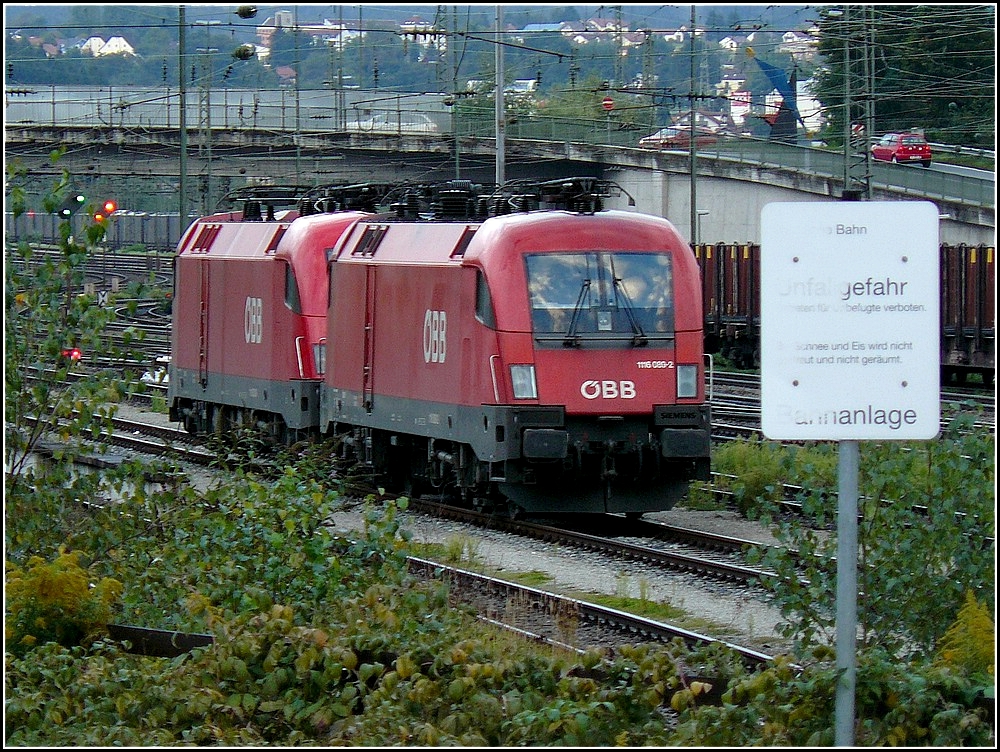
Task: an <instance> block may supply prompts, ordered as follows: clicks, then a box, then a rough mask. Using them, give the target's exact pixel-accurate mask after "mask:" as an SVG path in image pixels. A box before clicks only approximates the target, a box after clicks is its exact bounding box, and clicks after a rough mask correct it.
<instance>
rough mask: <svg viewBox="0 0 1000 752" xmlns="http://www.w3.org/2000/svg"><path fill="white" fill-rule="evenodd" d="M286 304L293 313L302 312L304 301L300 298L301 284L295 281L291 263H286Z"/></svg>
mask: <svg viewBox="0 0 1000 752" xmlns="http://www.w3.org/2000/svg"><path fill="white" fill-rule="evenodd" d="M285 305H286V306H288V307H289V308H290V309H291V311H292V313H302V302H301V301H300V299H299V284H298V282H296V281H295V272H293V271H292V267H291V264H289V263H287V262H286V263H285Z"/></svg>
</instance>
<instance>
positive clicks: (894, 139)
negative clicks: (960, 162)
mask: <svg viewBox="0 0 1000 752" xmlns="http://www.w3.org/2000/svg"><path fill="white" fill-rule="evenodd" d="M872 157H873V158H875V159H877V160H879V161H882V162H893V163H897V164H907V163H910V162H919V163H920V164H922V165H923V166H924V167H930V166H931V146H930V144H928V143H927V140H926V139H925V138H924V137H923V136H921V135H919V134H917V133H886V134H885V135H884V136H882V138H880V139H879V140H878V141H876V142H875V143H874V144H872Z"/></svg>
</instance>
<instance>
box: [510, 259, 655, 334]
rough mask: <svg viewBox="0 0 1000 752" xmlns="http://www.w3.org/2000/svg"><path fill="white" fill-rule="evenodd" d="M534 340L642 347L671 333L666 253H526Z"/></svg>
mask: <svg viewBox="0 0 1000 752" xmlns="http://www.w3.org/2000/svg"><path fill="white" fill-rule="evenodd" d="M527 272H528V292H529V295H530V298H531V322H532V329H533V331H534V333H535V336H536V339H538V340H539V341H541V342H550V343H554V342H560V343H561V344H562V345H565V346H580V345H581V344H583V343H585V342H600V343H607V342H608V341H612V342H616V343H617V342H619V341H622V342H623V343H629V344H631V345H632V346H643V345H646V344H647V343H648V342H649V341H650V340H657V339H669V338H670V337H672V336H673V334H674V305H673V274H672V270H671V257H670V255H669V254H662V253H628V252H618V253H608V252H598V251H594V252H589V253H546V254H531V255H528V256H527Z"/></svg>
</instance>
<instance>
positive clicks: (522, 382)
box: [510, 365, 538, 399]
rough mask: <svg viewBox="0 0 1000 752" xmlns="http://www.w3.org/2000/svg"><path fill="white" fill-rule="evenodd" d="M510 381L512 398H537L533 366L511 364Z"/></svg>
mask: <svg viewBox="0 0 1000 752" xmlns="http://www.w3.org/2000/svg"><path fill="white" fill-rule="evenodd" d="M510 383H511V384H512V385H513V387H514V399H538V389H537V387H536V386H535V367H534V366H532V365H528V366H511V367H510Z"/></svg>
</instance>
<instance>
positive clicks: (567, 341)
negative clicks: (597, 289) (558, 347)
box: [563, 278, 590, 347]
mask: <svg viewBox="0 0 1000 752" xmlns="http://www.w3.org/2000/svg"><path fill="white" fill-rule="evenodd" d="M589 296H590V279H589V278H588V279H584V280H583V284H581V285H580V294H579V295H577V296H576V305H575V306H573V318H571V319H570V320H569V329H567V330H566V336H565V337H564V338H563V346H564V347H579V346H580V335H579V334H577V333H576V328H577V326H578V325H579V322H580V313H581V312H582V311H583V302H584V300H586V299H587V298H588V297H589Z"/></svg>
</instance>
